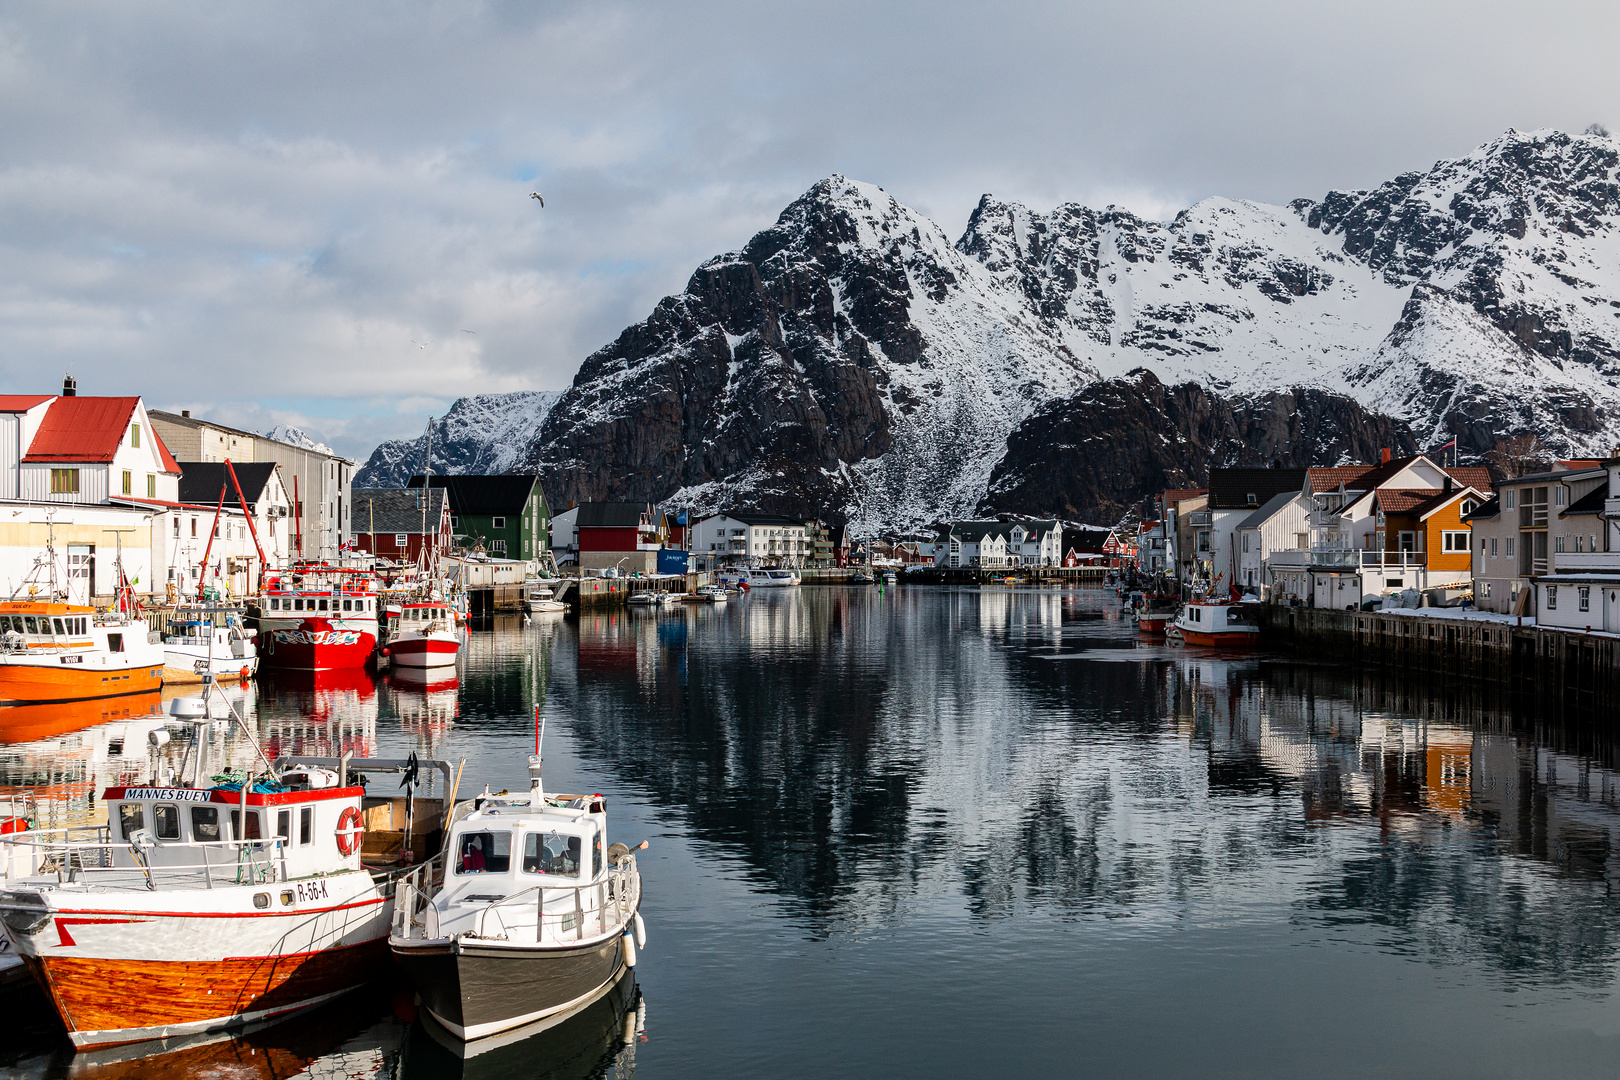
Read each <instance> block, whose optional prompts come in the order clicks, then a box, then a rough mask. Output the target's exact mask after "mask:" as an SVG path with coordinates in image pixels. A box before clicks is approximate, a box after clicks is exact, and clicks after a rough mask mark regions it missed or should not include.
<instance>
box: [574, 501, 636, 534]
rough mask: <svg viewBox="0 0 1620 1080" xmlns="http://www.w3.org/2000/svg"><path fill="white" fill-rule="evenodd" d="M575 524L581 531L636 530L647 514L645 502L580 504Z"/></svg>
mask: <svg viewBox="0 0 1620 1080" xmlns="http://www.w3.org/2000/svg"><path fill="white" fill-rule="evenodd" d="M577 509H578V510H579V514H578V515H577V516H576V517H575V518H574V524H575V525H576V526H578V527H579V528H581V529H634V528H636V527H637V526H639V525H640V524H641V515H643V514H645V513H646V512H647V504H646V503H644V502H599V503H580V504H579V506H578V507H577Z"/></svg>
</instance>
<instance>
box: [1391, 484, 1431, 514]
mask: <svg viewBox="0 0 1620 1080" xmlns="http://www.w3.org/2000/svg"><path fill="white" fill-rule="evenodd" d="M1441 494H1444V492H1442V491H1441V489H1440V488H1385V489H1383V490H1382V491H1380V492H1378V494H1377V495H1376V496H1375V498H1377V500H1378V505H1379V506H1381V507H1383V508H1384V513H1386V514H1410V513H1422V512H1423V511H1422V510H1420V509H1419V507H1423V508H1424V509H1427V504H1428V503H1430V502H1432V501H1434V497H1435V496H1436V495H1441Z"/></svg>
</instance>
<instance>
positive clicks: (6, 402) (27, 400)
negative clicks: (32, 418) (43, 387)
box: [0, 394, 51, 412]
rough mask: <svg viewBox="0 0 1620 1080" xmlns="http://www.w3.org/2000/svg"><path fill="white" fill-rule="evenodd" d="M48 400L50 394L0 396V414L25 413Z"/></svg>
mask: <svg viewBox="0 0 1620 1080" xmlns="http://www.w3.org/2000/svg"><path fill="white" fill-rule="evenodd" d="M49 400H51V395H50V394H0V412H27V411H28V410H29V409H32V408H33V407H34V406H35V405H39V404H42V403H44V402H47V401H49Z"/></svg>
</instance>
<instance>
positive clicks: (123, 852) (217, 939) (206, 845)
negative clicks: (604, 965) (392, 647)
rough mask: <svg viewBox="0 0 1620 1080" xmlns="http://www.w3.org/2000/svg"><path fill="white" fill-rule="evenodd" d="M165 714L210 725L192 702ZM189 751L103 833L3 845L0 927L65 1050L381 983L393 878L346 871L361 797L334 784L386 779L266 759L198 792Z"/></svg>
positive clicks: (77, 831)
mask: <svg viewBox="0 0 1620 1080" xmlns="http://www.w3.org/2000/svg"><path fill="white" fill-rule="evenodd" d="M216 692H217V691H216ZM172 712H173V714H174V717H175V720H176V721H177V722H179V723H181V724H183V725H197V726H198V727H199V728H202V727H206V726H207V725H209V724H211V723H212V719H213V718H212V717H211V716H210V715H209V710H208V709H207V707H206V706H205V705H204V703H203V702H202V701H201V700H199V699H196V698H181V699H176V701H175V702H174V703H173V706H172ZM231 717H232V718H233V719H234V720H235V721H236V722H237V723H238V724H240V725H241V727H242V730H243V732H244V733H245V734H246V735H247V736H248V738H249V739H250V740H251V739H252V732H251V730H250V729H249V727H248V725H247V724H246V723H244V722H242V720H241V718H240V717H239V716H237V715H236V713H235V711H234V709H233V710H232V712H231ZM154 734H156V732H154ZM192 741H193V744H194V745H193V746H192V747H191V748H190V749H188V756H189V758H190V760H191V762H192V769H191V772H192V783H191V784H189V785H184V786H176V785H175V782H174V781H173V780H171V779H168V778H166V777H162V776H160V775H158V774H156V773H154V775H153V777H152V778H151V782H150V783H149V784H148V785H146V786H142V785H138V784H125V785H120V786H114V787H108V788H107V789H105V790H104V791H103V792H102V798H103V799H104V801H105V805H106V807H107V813H108V824H107V825H105V826H98V827H81V828H71V829H32V830H28V831H25V832H21V833H14V834H11V835H7V836H0V853H3V857H0V868H3V871H4V873H3V876H0V919H3V920H4V922H5V925H6V930H7V932H8V934H9V936H10V938H11V940H12V941H13V942H14V943H15V945H16V948H17V951H18V953H19V954H20V955H21V957H22V960H23V962H24V963H25V964H26V965H27V966H28V968H29V970H30V973H31V974H32V975H33V976H34V978H35V980H36V981H37V982H38V983H39V984H40V985H41V986H42V987H44V989H45V990H46V992H47V993H48V995H49V996H50V999H51V1002H52V1003H53V1004H54V1005H55V1007H56V1010H57V1012H58V1014H59V1015H60V1016H61V1018H62V1022H63V1023H64V1024H65V1025H66V1027H67V1031H68V1036H69V1038H70V1039H71V1040H72V1042H73V1044H74V1045H75V1046H76V1047H92V1046H107V1045H114V1044H119V1043H130V1042H141V1041H146V1040H149V1039H162V1038H170V1037H174V1036H184V1035H191V1034H197V1033H202V1032H210V1031H219V1030H226V1029H231V1028H236V1027H240V1026H242V1025H245V1024H251V1023H258V1022H262V1021H267V1020H270V1019H274V1018H276V1017H279V1016H286V1015H290V1014H292V1013H296V1012H301V1011H303V1010H305V1009H308V1008H311V1007H313V1006H315V1005H318V1004H320V1003H322V1002H325V1001H328V1000H331V999H332V998H334V997H336V996H338V995H340V994H343V993H345V992H347V991H349V990H351V989H353V988H355V987H357V986H359V985H361V984H363V983H365V982H366V981H368V980H369V979H371V978H373V977H374V976H376V975H378V974H380V973H381V972H382V971H383V970H385V969H386V967H387V960H388V954H387V948H386V945H385V941H386V938H387V933H388V926H389V908H388V900H389V898H390V896H391V894H392V887H393V882H394V878H395V876H396V875H397V871H389V870H379V871H375V872H374V871H372V870H370V869H368V868H367V867H365V866H363V865H362V864H361V848H362V838H363V834H364V832H365V828H364V826H363V825H362V820H363V819H362V807H361V804H362V798H363V796H364V794H365V792H364V789H363V788H362V787H360V786H358V785H357V784H353V783H351V782H350V779H349V776H350V774H349V771H348V770H349V767H350V766H351V765H352V766H353V767H357V768H365V769H366V770H367V771H368V772H375V771H378V770H380V769H386V768H389V767H393V766H398V765H399V763H397V762H379V761H374V760H352V761H351V759H348V758H345V759H344V760H343V762H342V764H340V766H339V768H337V769H335V770H334V769H327V768H324V767H321V766H319V765H300V764H299V763H298V761H297V759H287V760H284V761H281V762H276V763H270V762H269V761H268V760H266V764H267V766H268V768H267V769H266V770H265V771H264V772H263V773H261V774H259V775H258V776H257V777H248V776H242V777H240V778H239V779H238V780H236V781H234V782H223V781H218V780H216V782H213V783H198V782H197V780H198V777H200V776H201V775H203V774H205V773H206V772H207V769H206V767H205V766H204V765H203V759H204V757H205V756H206V745H207V740H206V739H204V738H196V739H194V740H192ZM253 745H255V746H257V743H254V744H253ZM193 751H194V752H193ZM260 755H261V756H263V752H262V750H261V751H260ZM411 764H412V765H413V766H414V765H415V764H416V763H415V762H414V761H413V762H412V763H411ZM432 764H435V765H438V766H439V767H441V768H442V769H443V770H444V771H445V772H446V775H448V769H449V766H448V765H447V764H446V763H443V762H436V763H432ZM452 797H453V796H452Z"/></svg>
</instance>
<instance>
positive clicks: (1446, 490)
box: [1441, 473, 1451, 495]
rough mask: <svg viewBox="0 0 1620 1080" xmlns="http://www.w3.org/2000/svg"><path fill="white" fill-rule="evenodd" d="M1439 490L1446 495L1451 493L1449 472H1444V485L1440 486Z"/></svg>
mask: <svg viewBox="0 0 1620 1080" xmlns="http://www.w3.org/2000/svg"><path fill="white" fill-rule="evenodd" d="M1441 490H1442V491H1444V492H1445V493H1446V494H1447V495H1450V494H1451V474H1450V473H1446V486H1445V487H1444V488H1442V489H1441Z"/></svg>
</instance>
